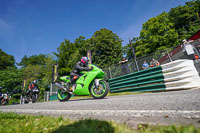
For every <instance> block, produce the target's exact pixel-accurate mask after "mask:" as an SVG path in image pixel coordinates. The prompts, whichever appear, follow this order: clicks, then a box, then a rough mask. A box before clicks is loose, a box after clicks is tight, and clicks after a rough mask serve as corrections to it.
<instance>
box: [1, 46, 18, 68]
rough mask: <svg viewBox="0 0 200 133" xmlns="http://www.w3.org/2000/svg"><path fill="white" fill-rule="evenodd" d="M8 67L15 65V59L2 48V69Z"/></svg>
mask: <svg viewBox="0 0 200 133" xmlns="http://www.w3.org/2000/svg"><path fill="white" fill-rule="evenodd" d="M8 67H15V59H14V57H13V56H12V55H8V54H7V53H5V52H4V51H2V49H0V70H5V69H7V68H8Z"/></svg>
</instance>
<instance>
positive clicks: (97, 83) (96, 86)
mask: <svg viewBox="0 0 200 133" xmlns="http://www.w3.org/2000/svg"><path fill="white" fill-rule="evenodd" d="M99 81H100V79H95V80H94V85H95V88H98V87H99Z"/></svg>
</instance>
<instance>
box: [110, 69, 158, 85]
mask: <svg viewBox="0 0 200 133" xmlns="http://www.w3.org/2000/svg"><path fill="white" fill-rule="evenodd" d="M156 74H162V70H159V71H155V72H148V73H145V74H140V75H137V76H132V77H128V78H123V79H117V80H114V81H110V80H109V81H110V85H112V84H114V83H118V82H119V81H120V82H121V81H126V80H132V79H138V78H142V77H147V76H152V75H156Z"/></svg>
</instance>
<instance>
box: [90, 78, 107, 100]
mask: <svg viewBox="0 0 200 133" xmlns="http://www.w3.org/2000/svg"><path fill="white" fill-rule="evenodd" d="M108 92H109V87H108V84H107V82H106V81H104V80H100V81H99V86H98V88H96V87H95V85H94V82H93V85H91V87H90V93H91V95H92V97H94V98H95V99H101V98H104V97H105V96H106V95H107V94H108Z"/></svg>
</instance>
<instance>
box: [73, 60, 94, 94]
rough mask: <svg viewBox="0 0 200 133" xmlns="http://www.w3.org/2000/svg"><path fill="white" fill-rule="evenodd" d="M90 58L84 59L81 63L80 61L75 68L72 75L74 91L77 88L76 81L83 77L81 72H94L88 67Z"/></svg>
mask: <svg viewBox="0 0 200 133" xmlns="http://www.w3.org/2000/svg"><path fill="white" fill-rule="evenodd" d="M88 62H89V60H88V58H87V57H85V56H84V57H82V58H81V61H78V62H77V63H76V65H75V66H74V69H73V70H72V72H71V73H70V78H71V83H72V91H74V90H75V88H76V80H77V79H78V78H79V77H80V76H81V74H80V72H81V71H89V70H92V68H89V67H88Z"/></svg>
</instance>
